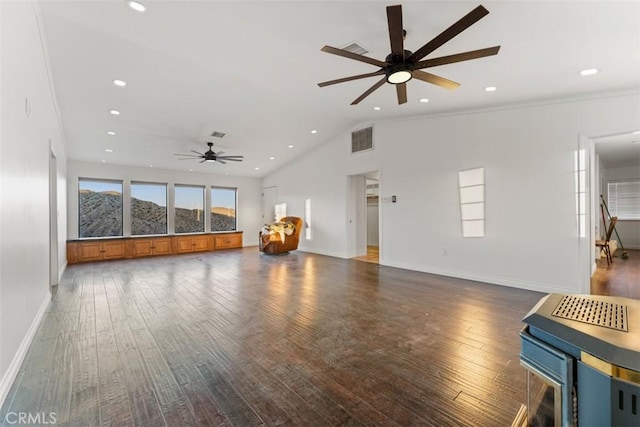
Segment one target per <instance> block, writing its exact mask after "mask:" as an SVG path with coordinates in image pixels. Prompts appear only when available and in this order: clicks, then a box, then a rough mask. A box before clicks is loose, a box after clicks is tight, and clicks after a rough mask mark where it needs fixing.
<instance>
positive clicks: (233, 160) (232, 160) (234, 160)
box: [218, 157, 242, 162]
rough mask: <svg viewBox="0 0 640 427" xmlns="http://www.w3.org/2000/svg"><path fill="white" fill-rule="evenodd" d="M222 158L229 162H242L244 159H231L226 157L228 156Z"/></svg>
mask: <svg viewBox="0 0 640 427" xmlns="http://www.w3.org/2000/svg"><path fill="white" fill-rule="evenodd" d="M218 160H220V159H218ZM222 160H225V161H227V162H241V161H242V159H229V158H226V157H225V158H223V159H222Z"/></svg>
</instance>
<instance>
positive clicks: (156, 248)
mask: <svg viewBox="0 0 640 427" xmlns="http://www.w3.org/2000/svg"><path fill="white" fill-rule="evenodd" d="M153 253H154V254H156V255H168V254H170V253H171V239H154V241H153Z"/></svg>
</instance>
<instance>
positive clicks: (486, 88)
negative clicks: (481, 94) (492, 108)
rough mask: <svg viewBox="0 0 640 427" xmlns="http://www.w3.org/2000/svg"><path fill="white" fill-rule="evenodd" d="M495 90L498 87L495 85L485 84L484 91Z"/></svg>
mask: <svg viewBox="0 0 640 427" xmlns="http://www.w3.org/2000/svg"><path fill="white" fill-rule="evenodd" d="M496 90H498V88H497V87H495V86H487V87H485V88H484V91H485V92H495V91H496Z"/></svg>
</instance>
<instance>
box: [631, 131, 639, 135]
mask: <svg viewBox="0 0 640 427" xmlns="http://www.w3.org/2000/svg"><path fill="white" fill-rule="evenodd" d="M631 133H632V134H634V135H639V134H640V130H637V131H635V132H631Z"/></svg>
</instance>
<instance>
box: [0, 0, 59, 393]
mask: <svg viewBox="0 0 640 427" xmlns="http://www.w3.org/2000/svg"><path fill="white" fill-rule="evenodd" d="M39 22H40V21H39V13H38V10H37V8H36V6H34V5H33V4H32V3H31V2H28V1H22V2H0V43H1V44H0V55H1V56H0V66H1V68H0V94H1V100H2V101H1V102H2V104H1V109H0V404H1V403H2V401H3V400H4V397H5V395H6V392H7V391H8V387H9V386H10V385H11V382H12V381H13V379H14V378H15V375H16V374H17V370H18V368H19V367H20V363H21V361H22V358H23V357H24V354H25V352H26V349H27V347H28V344H29V343H30V340H31V338H32V337H33V334H34V333H35V330H36V327H37V325H38V324H39V321H40V319H41V315H42V313H43V312H44V309H45V308H46V307H47V301H48V299H49V153H50V149H52V150H53V151H54V152H55V154H56V156H57V159H58V182H57V184H56V185H57V188H58V201H57V205H58V213H59V217H60V218H61V219H62V223H59V224H58V225H59V229H58V248H59V250H58V253H59V261H58V264H59V269H60V270H59V272H60V274H62V271H63V269H64V265H65V259H66V255H65V245H64V242H65V241H66V227H65V224H64V221H65V218H66V200H64V198H65V194H66V190H65V189H64V187H66V184H65V174H66V154H65V150H64V142H63V137H62V129H61V127H60V125H59V119H58V114H57V108H56V104H55V95H54V93H53V87H52V86H51V85H50V80H49V74H48V65H47V61H46V52H45V51H44V49H43V46H44V45H43V43H42V40H41V32H40V24H39ZM27 110H28V111H30V116H29V115H27Z"/></svg>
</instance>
